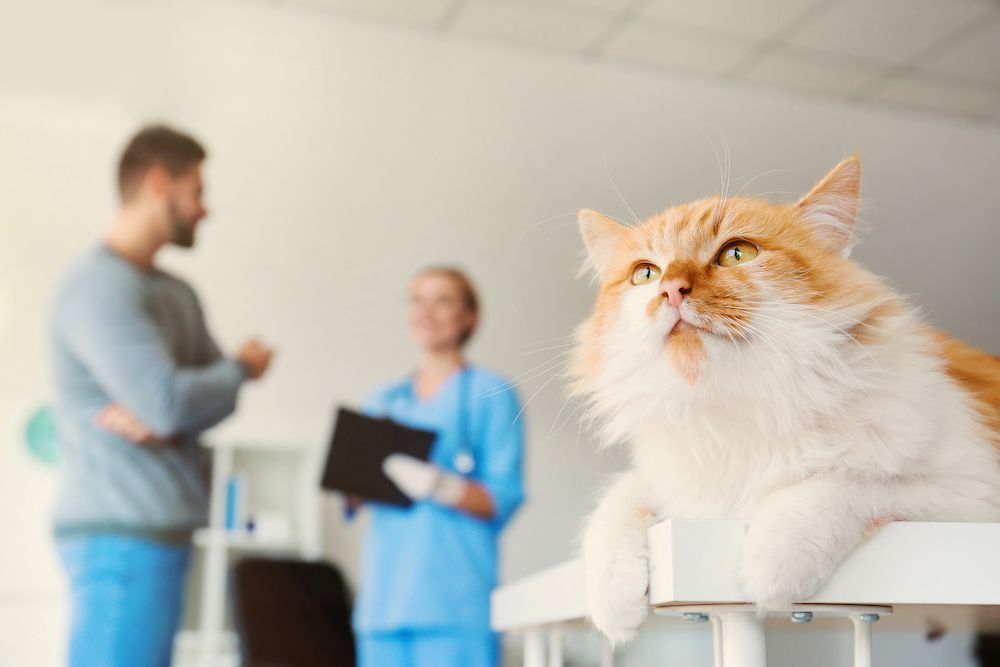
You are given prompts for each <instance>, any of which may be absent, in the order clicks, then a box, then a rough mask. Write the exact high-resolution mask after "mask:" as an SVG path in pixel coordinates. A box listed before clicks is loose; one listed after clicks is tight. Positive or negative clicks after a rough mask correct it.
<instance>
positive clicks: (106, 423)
mask: <svg viewBox="0 0 1000 667" xmlns="http://www.w3.org/2000/svg"><path fill="white" fill-rule="evenodd" d="M96 421H97V425H98V426H100V427H101V428H103V429H104V430H105V431H109V432H111V433H114V434H115V435H117V436H118V437H119V438H124V439H125V440H128V441H129V442H133V443H135V444H137V445H147V446H150V447H159V446H162V445H165V444H167V443H168V441H167V440H166V439H163V438H160V437H158V436H157V435H156V434H155V433H153V431H152V430H150V429H149V427H148V426H146V425H145V424H143V423H142V420H141V419H139V418H138V417H137V416H136V415H134V414H132V413H131V412H130V411H129V410H128V409H127V408H125V407H123V406H121V405H119V404H118V403H109V404H107V405H106V406H104V408H103V409H102V410H101V411H100V412H99V413H97V418H96Z"/></svg>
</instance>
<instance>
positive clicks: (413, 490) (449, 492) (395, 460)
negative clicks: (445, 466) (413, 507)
mask: <svg viewBox="0 0 1000 667" xmlns="http://www.w3.org/2000/svg"><path fill="white" fill-rule="evenodd" d="M382 471H383V472H384V473H385V474H386V477H388V478H389V479H391V480H392V481H393V483H394V484H395V485H396V486H398V487H399V490H400V491H402V492H403V493H405V494H406V495H408V496H409V497H410V498H412V499H413V500H426V499H428V498H429V499H431V500H434V501H437V502H438V503H441V504H442V505H444V506H446V507H455V506H456V505H458V504H459V503H460V502H462V498H464V497H465V484H466V482H465V480H464V479H462V478H461V477H459V476H458V475H453V474H451V473H449V472H445V471H444V470H442V469H441V468H439V467H437V466H436V465H434V464H433V463H426V462H424V461H421V460H420V459H417V458H414V457H412V456H409V455H407V454H390V455H389V456H387V457H386V458H385V460H384V461H382Z"/></svg>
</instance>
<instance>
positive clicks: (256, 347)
mask: <svg viewBox="0 0 1000 667" xmlns="http://www.w3.org/2000/svg"><path fill="white" fill-rule="evenodd" d="M272 356H274V351H273V350H272V349H271V348H269V347H267V346H265V345H264V344H263V343H261V342H260V341H259V340H257V339H256V338H251V339H250V340H248V341H247V342H246V343H243V347H241V348H240V351H239V354H237V355H236V358H237V359H238V360H239V361H240V363H242V364H243V365H244V366H245V367H246V369H247V375H248V376H249V377H250V379H251V380H257V379H259V378H261V377H262V376H263V375H264V373H266V372H267V369H268V367H269V366H270V365H271V357H272Z"/></svg>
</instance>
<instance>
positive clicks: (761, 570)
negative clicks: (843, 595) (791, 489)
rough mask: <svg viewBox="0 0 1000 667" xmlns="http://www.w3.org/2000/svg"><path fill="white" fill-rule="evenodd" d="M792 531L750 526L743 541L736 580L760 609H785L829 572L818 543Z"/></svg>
mask: <svg viewBox="0 0 1000 667" xmlns="http://www.w3.org/2000/svg"><path fill="white" fill-rule="evenodd" d="M806 538H807V536H806V535H803V534H798V533H794V532H792V531H778V530H768V529H766V528H763V527H759V526H755V525H751V527H750V530H749V531H748V532H747V535H746V538H745V539H744V541H743V556H742V559H741V562H740V573H739V574H740V583H741V585H742V588H743V593H744V594H745V595H746V596H747V599H749V600H750V601H751V602H753V603H754V604H755V605H756V606H757V608H758V609H759V610H761V611H765V612H766V611H787V610H788V609H789V608H790V607H791V605H792V604H793V603H796V602H802V601H803V600H806V599H808V598H809V597H810V596H811V595H812V594H813V593H815V592H816V591H817V590H818V589H819V587H820V586H822V585H823V584H824V583H825V582H826V580H827V579H828V578H829V577H830V576H831V575H832V574H833V570H834V569H835V567H836V561H835V560H834V561H832V564H831V558H830V556H831V555H832V554H830V553H827V552H826V550H825V548H824V546H823V545H822V544H816V543H812V542H810V541H809V540H808V539H806Z"/></svg>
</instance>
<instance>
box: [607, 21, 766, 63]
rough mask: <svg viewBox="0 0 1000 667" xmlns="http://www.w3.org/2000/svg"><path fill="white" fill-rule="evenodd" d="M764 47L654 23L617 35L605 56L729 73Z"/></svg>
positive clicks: (632, 25)
mask: <svg viewBox="0 0 1000 667" xmlns="http://www.w3.org/2000/svg"><path fill="white" fill-rule="evenodd" d="M758 48H760V47H759V44H757V43H756V42H752V41H749V40H742V39H734V38H728V37H722V36H719V35H709V34H705V33H702V32H700V31H692V30H684V29H680V28H677V27H674V26H671V25H667V24H663V23H658V22H655V21H652V20H643V21H637V22H634V23H630V24H628V25H626V26H625V27H624V28H622V29H621V30H619V31H618V32H616V33H615V34H614V35H613V36H612V38H611V40H610V41H609V42H608V43H607V44H606V45H605V47H604V49H603V53H604V54H605V55H606V56H608V57H611V58H617V59H621V60H628V61H631V62H641V63H645V64H649V65H657V66H659V67H663V68H665V69H669V70H672V71H677V72H685V73H689V74H699V75H703V76H712V77H717V76H721V75H723V74H726V73H727V72H729V71H730V70H732V69H733V68H734V67H735V66H736V65H738V64H739V63H741V62H743V61H744V60H746V59H747V58H748V57H749V55H750V54H751V53H753V52H754V51H755V50H756V49H758Z"/></svg>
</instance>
